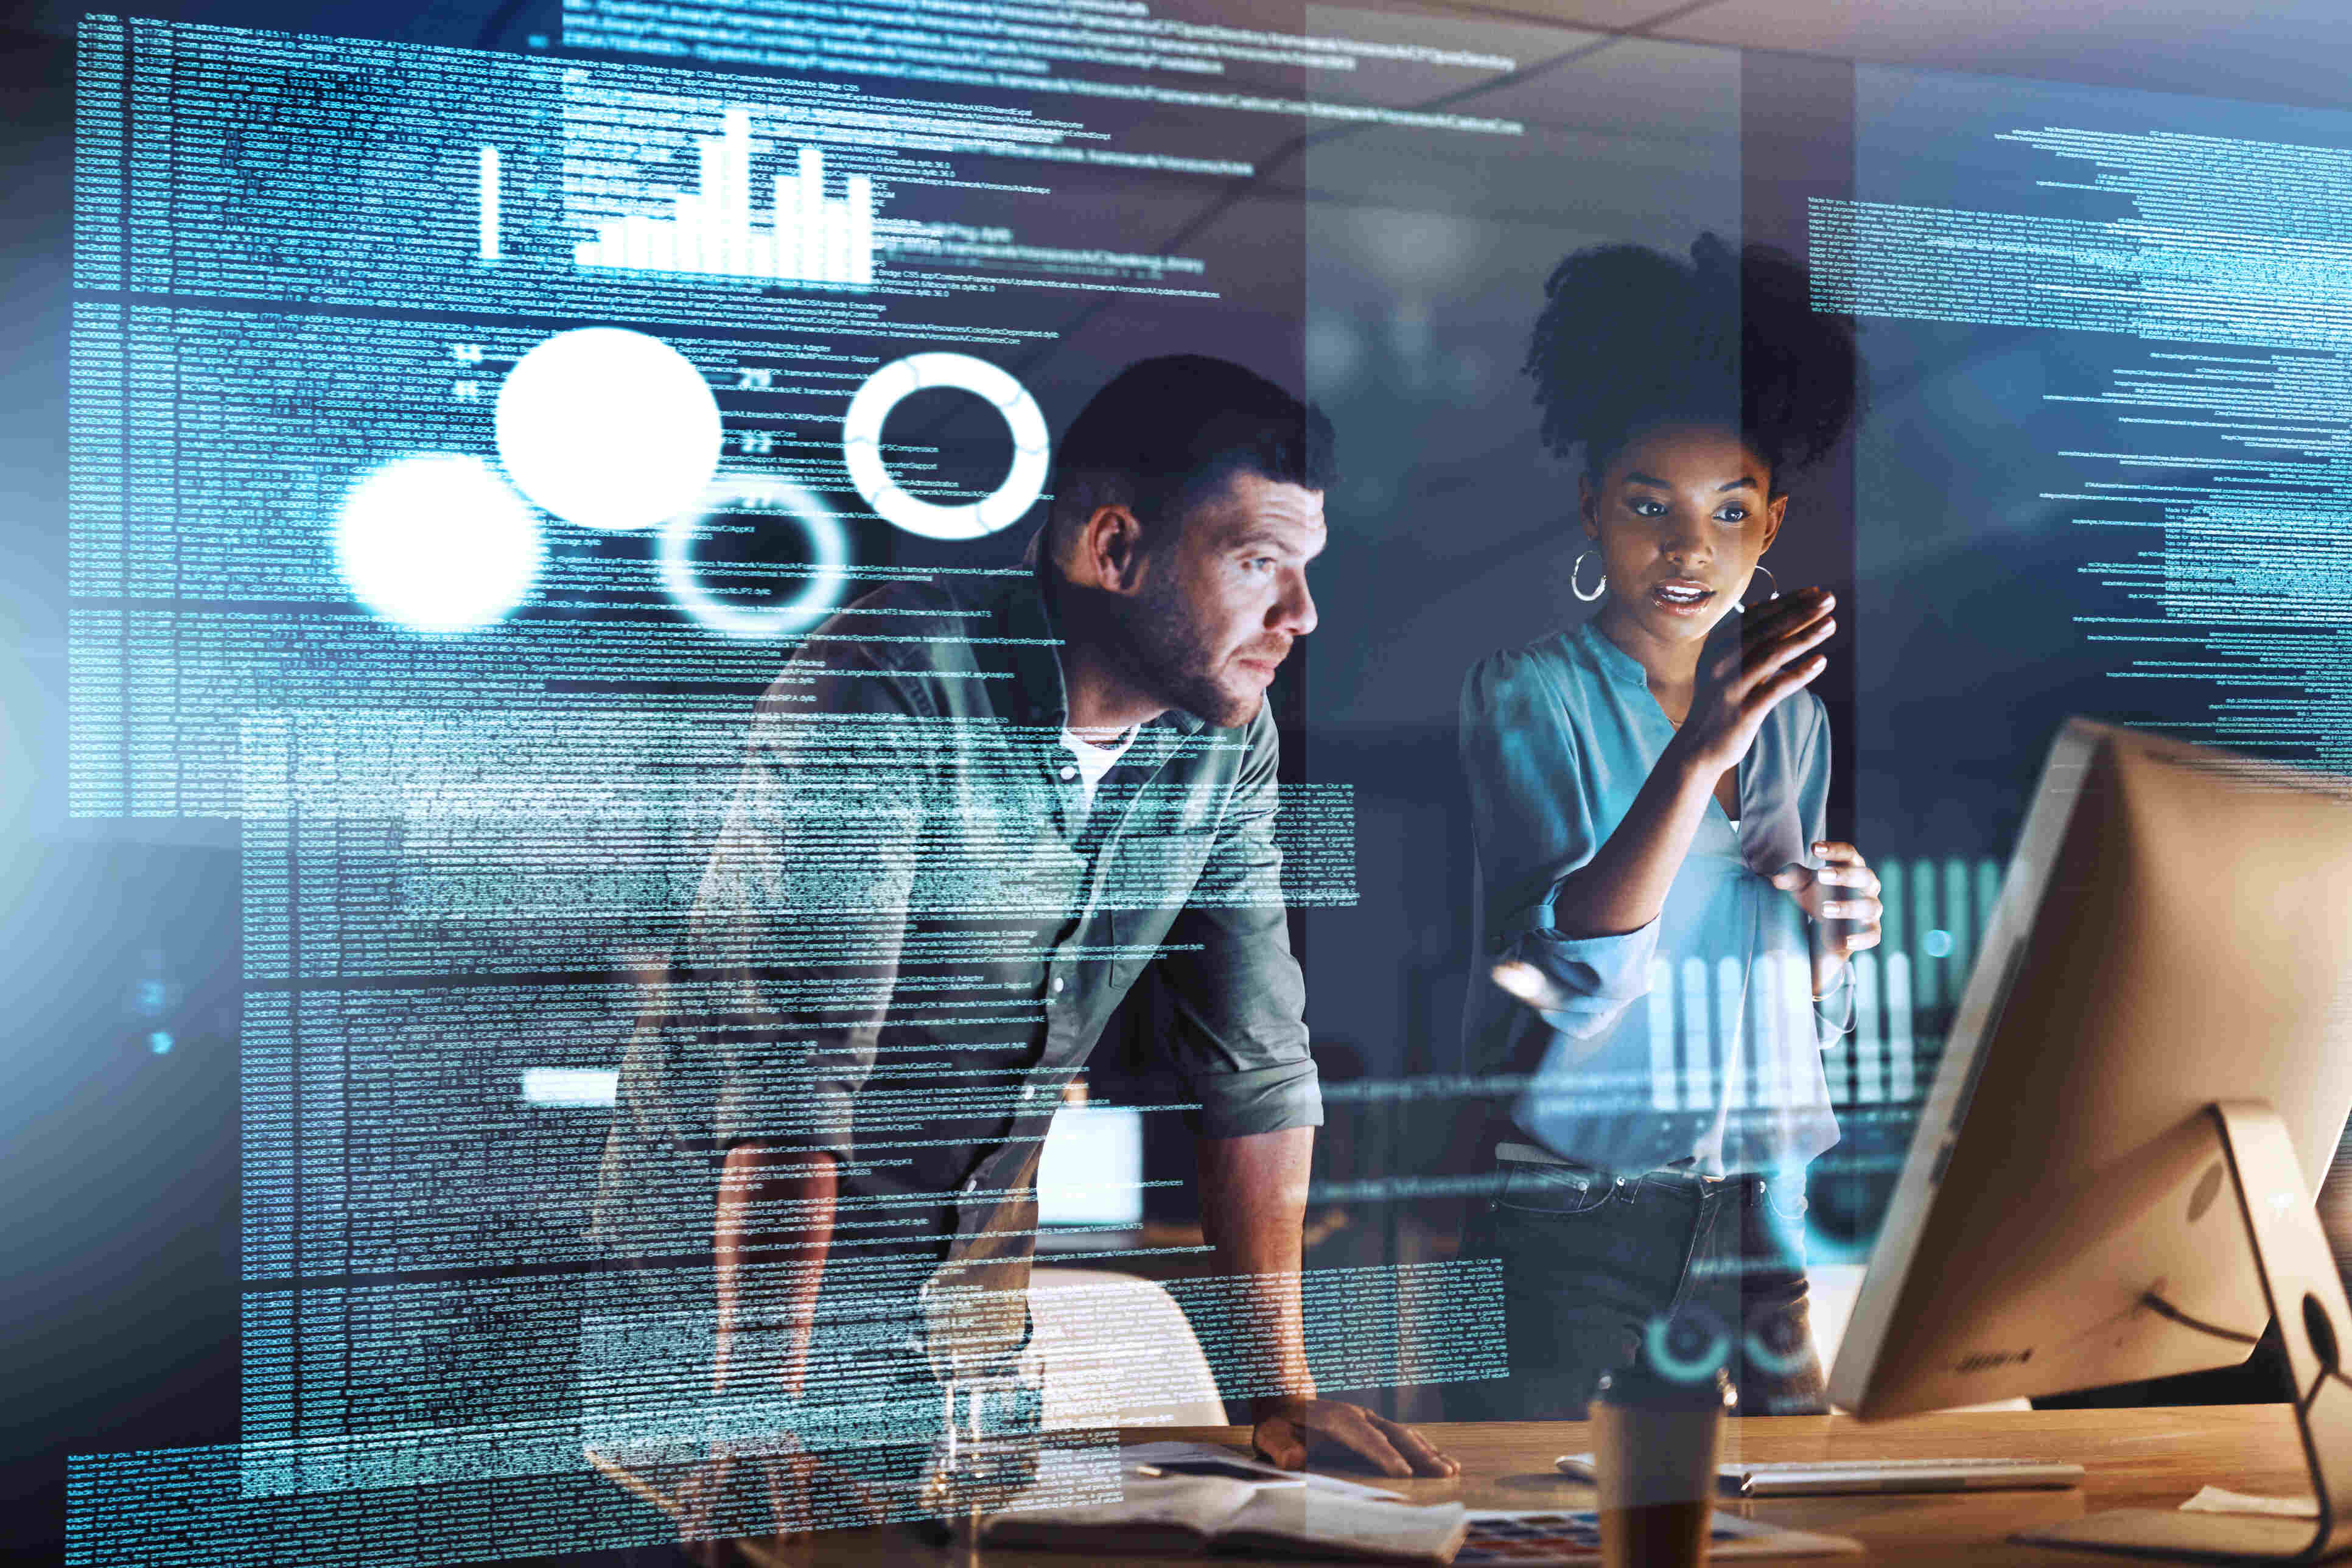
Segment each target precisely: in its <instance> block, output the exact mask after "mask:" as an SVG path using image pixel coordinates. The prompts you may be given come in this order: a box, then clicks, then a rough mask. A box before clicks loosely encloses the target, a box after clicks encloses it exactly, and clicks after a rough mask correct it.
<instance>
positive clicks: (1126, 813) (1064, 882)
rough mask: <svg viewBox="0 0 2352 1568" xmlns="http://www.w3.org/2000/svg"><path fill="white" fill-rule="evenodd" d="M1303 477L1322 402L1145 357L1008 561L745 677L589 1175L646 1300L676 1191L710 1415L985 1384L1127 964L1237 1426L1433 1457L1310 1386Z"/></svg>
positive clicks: (1444, 1466) (1007, 1346)
mask: <svg viewBox="0 0 2352 1568" xmlns="http://www.w3.org/2000/svg"><path fill="white" fill-rule="evenodd" d="M1330 474H1331V438H1330V431H1329V426H1328V422H1327V421H1326V420H1325V419H1324V418H1323V416H1322V415H1321V414H1320V413H1319V412H1318V411H1316V410H1314V409H1311V408H1309V407H1307V405H1303V404H1302V403H1300V402H1299V401H1298V400H1297V399H1296V398H1294V397H1292V396H1291V395H1289V394H1287V393H1286V392H1284V391H1283V390H1282V389H1280V388H1279V387H1276V385H1274V384H1272V383H1270V382H1267V381H1265V379H1263V378H1262V377H1259V376H1257V375H1255V374H1252V373H1250V372H1248V371H1245V370H1244V369H1242V368H1240V367H1239V366H1236V365H1233V364H1229V363H1225V362H1223V361H1220V360H1215V359H1210V358H1206V357H1203V356H1198V355H1176V356H1170V357H1167V358H1161V359H1154V360H1148V361H1145V362H1142V363H1139V364H1136V365H1133V366H1131V367H1129V369H1128V370H1126V371H1125V372H1123V373H1121V374H1119V375H1118V377H1117V378H1116V379H1114V380H1113V381H1112V382H1111V383H1110V384H1108V386H1106V387H1105V388H1104V389H1103V390H1102V391H1101V392H1100V393H1098V394H1097V395H1096V396H1095V397H1094V399H1093V400H1092V401H1091V402H1090V403H1089V404H1088V405H1087V408H1086V409H1085V411H1084V412H1082V413H1081V414H1080V415H1079V416H1078V418H1077V419H1076V421H1075V422H1074V423H1073V425H1072V426H1071V427H1070V429H1069V430H1068V432H1067V433H1066V436H1065V437H1064V438H1063V441H1062V443H1061V447H1060V450H1059V453H1058V455H1057V468H1056V471H1055V482H1054V496H1055V500H1054V502H1053V504H1052V507H1051V509H1050V511H1049V514H1048V517H1047V520H1046V523H1045V528H1044V530H1043V531H1042V532H1041V534H1040V536H1039V540H1038V542H1037V544H1036V546H1034V547H1033V551H1032V554H1033V558H1034V563H1035V566H1034V573H1030V572H1024V573H1021V574H1016V575H1015V576H1013V577H1012V578H1006V577H1003V576H997V577H991V576H986V575H980V576H949V577H946V578H945V579H944V581H940V582H933V581H924V582H908V583H901V584H892V585H890V586H887V587H885V588H882V589H880V590H878V591H877V592H875V593H873V594H870V595H866V596H865V597H863V598H861V599H859V600H858V601H856V603H855V604H853V605H849V606H848V607H847V608H845V610H843V611H842V612H841V613H840V614H839V615H837V616H835V617H834V618H833V619H832V620H830V621H829V622H827V623H826V624H825V625H824V626H822V627H820V628H819V629H818V630H817V631H816V632H815V633H814V634H813V635H812V636H811V637H810V638H809V639H808V641H807V642H806V644H805V645H804V647H803V649H802V650H801V651H800V652H799V653H798V654H797V655H796V657H794V658H793V659H792V661H791V662H790V663H789V664H788V665H787V666H786V668H785V669H784V671H783V673H782V676H781V677H780V678H779V679H777V680H776V682H775V683H774V685H773V686H772V688H771V689H770V690H769V691H768V693H767V695H766V697H765V698H764V699H762V700H761V703H760V705H759V708H758V710H757V714H756V717H755V719H754V721H753V727H752V734H751V741H750V744H749V747H748V754H747V760H746V762H745V764H744V767H743V770H742V773H741V776H740V782H739V784H738V786H737V789H736V794H735V796H734V799H733V802H732V805H731V807H730V811H729V813H728V816H727V819H726V822H725V825H724V826H723V827H722V828H721V829H720V831H719V837H718V840H717V843H716V846H715V847H714V849H713V851H712V853H711V856H710V858H709V864H708V867H707V868H706V870H705V873H704V877H703V880H702V884H701V889H700V891H699V893H698V897H697V900H696V903H695V909H694V913H693V917H692V921H691V924H690V930H689V933H688V938H687V941H686V942H685V945H684V947H683V949H682V951H681V952H680V954H679V958H678V961H677V963H675V964H674V965H673V966H672V969H671V972H670V973H669V975H668V976H667V980H666V982H665V984H663V985H661V986H660V987H658V988H657V990H658V992H659V994H660V1000H659V1001H658V1003H657V1004H656V1005H654V1006H653V1007H650V1008H649V1009H648V1019H647V1022H646V1024H645V1025H644V1026H641V1027H640V1029H639V1030H638V1032H637V1035H636V1037H635V1039H634V1040H633V1042H632V1044H631V1046H630V1048H629V1051H628V1055H627V1058H626V1059H625V1066H624V1068H623V1071H622V1075H621V1089H620V1100H619V1104H618V1108H617V1110H616V1114H615V1118H614V1130H613V1132H612V1134H611V1137H610V1140H609V1142H608V1144H607V1148H606V1152H605V1157H604V1179H603V1182H602V1184H601V1186H600V1192H599V1195H598V1204H597V1211H598V1216H597V1217H598V1228H599V1231H600V1233H601V1235H602V1237H603V1240H604V1246H605V1249H606V1251H607V1253H608V1254H609V1255H611V1256H612V1257H613V1258H614V1259H615V1260H616V1264H617V1268H618V1272H620V1273H623V1274H634V1276H635V1280H636V1283H637V1284H639V1285H640V1286H655V1287H657V1289H650V1290H649V1291H648V1292H647V1294H646V1297H645V1298H644V1299H646V1300H653V1299H655V1298H656V1297H660V1296H662V1294H663V1292H665V1291H671V1292H674V1291H675V1290H676V1289H677V1285H678V1281H679V1280H680V1279H681V1278H682V1277H684V1276H687V1275H689V1274H691V1273H692V1272H693V1270H692V1268H691V1267H690V1265H681V1264H680V1262H679V1259H678V1256H677V1255H678V1254H679V1253H680V1252H681V1251H684V1250H688V1243H689V1242H691V1241H693V1240H695V1239H696V1238H693V1237H687V1236H685V1235H684V1230H685V1228H686V1227H685V1226H684V1224H683V1221H682V1216H684V1215H688V1214H698V1215H701V1216H702V1217H701V1219H700V1220H699V1221H698V1222H697V1223H698V1224H699V1225H700V1226H703V1227H704V1228H703V1230H702V1233H701V1236H700V1237H699V1244H700V1246H701V1247H707V1248H708V1249H709V1254H710V1259H711V1261H710V1265H709V1267H707V1268H706V1269H705V1270H704V1274H705V1285H706V1287H707V1289H708V1291H709V1295H708V1296H707V1298H705V1300H707V1302H708V1305H707V1306H706V1307H705V1308H704V1310H705V1311H706V1312H715V1322H716V1334H715V1340H714V1342H712V1344H711V1346H710V1350H711V1361H712V1363H714V1364H713V1367H712V1371H711V1373H710V1374H709V1377H710V1381H709V1383H708V1384H706V1385H705V1386H706V1387H708V1388H709V1389H710V1390H712V1393H711V1394H710V1395H709V1408H712V1409H722V1410H723V1409H725V1408H728V1407H730V1405H734V1406H737V1407H740V1408H747V1409H748V1408H754V1407H761V1402H762V1401H764V1402H766V1404H765V1405H764V1407H765V1408H769V1409H788V1410H791V1411H793V1412H796V1413H797V1414H796V1415H793V1417H791V1420H793V1421H798V1422H800V1423H802V1424H803V1426H807V1427H808V1428H809V1429H811V1430H814V1429H815V1428H816V1427H822V1426H825V1424H826V1423H827V1422H828V1421H829V1422H832V1423H833V1424H834V1425H833V1426H831V1427H830V1428H829V1429H830V1430H832V1431H833V1432H835V1435H836V1436H840V1435H843V1434H848V1433H851V1432H852V1431H853V1430H854V1429H855V1428H856V1421H857V1419H861V1418H862V1419H864V1420H865V1422H866V1427H865V1431H866V1436H865V1437H863V1438H860V1439H858V1441H861V1442H864V1443H866V1446H867V1448H868V1454H867V1458H868V1460H869V1464H868V1466H867V1468H868V1469H869V1471H870V1469H871V1465H870V1460H871V1458H872V1453H871V1448H872V1435H873V1431H874V1429H875V1428H876V1426H877V1425H878V1426H880V1427H883V1428H887V1429H891V1436H893V1437H894V1438H895V1440H896V1441H897V1442H898V1443H899V1444H901V1445H902V1446H904V1445H908V1443H909V1442H910V1440H916V1439H919V1438H920V1437H921V1436H922V1435H923V1433H924V1431H925V1429H926V1424H927V1423H928V1425H929V1427H931V1428H934V1429H935V1428H936V1426H937V1423H938V1420H939V1416H938V1415H937V1412H938V1411H939V1409H940V1387H941V1385H942V1384H946V1383H949V1382H955V1381H960V1382H961V1383H962V1384H964V1385H965V1386H968V1387H982V1386H987V1385H989V1384H990V1383H991V1380H992V1379H994V1380H1001V1379H1002V1378H1003V1376H1004V1375H1005V1374H1006V1373H1008V1371H1009V1369H1010V1368H1011V1367H1012V1366H1013V1363H1014V1362H1015V1360H1016V1359H1017V1357H1018V1355H1019V1352H1020V1351H1021V1349H1022V1346H1023V1344H1024V1342H1025V1340H1026V1337H1027V1316H1026V1310H1025V1297H1024V1289H1025V1285H1026V1282H1027V1276H1028V1265H1029V1259H1030V1255H1031V1252H1032V1250H1033V1248H1034V1228H1035V1224H1036V1218H1035V1215H1036V1207H1035V1199H1034V1178H1035V1173H1036V1168H1037V1159H1038V1152H1039V1148H1040V1143H1039V1140H1040V1139H1041V1138H1042V1137H1043V1135H1044V1133H1045V1129H1046V1126H1047V1124H1048V1122H1049V1121H1050V1120H1051V1118H1052V1115H1053V1112H1054V1110H1055V1106H1056V1105H1057V1104H1058V1103H1059V1102H1060V1100H1061V1096H1062V1089H1063V1087H1064V1085H1065V1084H1066V1083H1067V1082H1068V1081H1069V1080H1070V1079H1071V1078H1072V1077H1073V1076H1075V1075H1076V1073H1077V1071H1078V1070H1079V1068H1081V1067H1082V1065H1083V1064H1084V1062H1085V1061H1086V1058H1087V1053H1088V1052H1089V1051H1090V1050H1091V1049H1092V1048H1093V1047H1094V1044H1095V1042H1096V1040H1097V1037H1099V1036H1100V1034H1101V1032H1102V1030H1103V1027H1104V1026H1105V1024H1106V1023H1107V1022H1108V1019H1109V1017H1110V1016H1111V1013H1112V1010H1113V1009H1114V1008H1115V1007H1116V1006H1117V1005H1118V1001H1119V999H1120V998H1121V997H1122V996H1123V995H1124V994H1126V993H1127V991H1128V989H1129V987H1130V986H1131V985H1132V984H1133V983H1134V981H1135V979H1136V977H1137V976H1138V975H1139V973H1140V972H1141V970H1142V968H1143V967H1144V965H1145V964H1146V963H1149V962H1152V961H1153V960H1154V957H1155V954H1156V955H1157V957H1156V961H1157V962H1158V963H1159V964H1160V971H1161V973H1162V974H1163V975H1164V977H1165V978H1166V980H1167V982H1168V984H1169V989H1170V991H1171V994H1172V995H1173V998H1174V1001H1175V1004H1176V1005H1175V1009H1174V1012H1175V1016H1176V1019H1177V1023H1176V1027H1175V1029H1174V1031H1173V1033H1172V1035H1171V1037H1168V1038H1166V1039H1164V1040H1162V1041H1160V1048H1162V1049H1163V1050H1164V1051H1165V1052H1166V1054H1167V1056H1168V1057H1169V1058H1170V1059H1171V1065H1172V1066H1173V1067H1174V1068H1175V1069H1176V1071H1177V1073H1178V1074H1179V1075H1180V1076H1181V1079H1182V1080H1183V1081H1184V1083H1185V1085H1186V1086H1187V1089H1188V1092H1189V1095H1190V1097H1191V1098H1192V1100H1197V1101H1198V1102H1199V1106H1200V1109H1199V1110H1198V1111H1197V1112H1196V1113H1194V1114H1193V1116H1192V1125H1193V1130H1194V1131H1195V1133H1196V1134H1197V1140H1198V1142H1197V1148H1198V1154H1199V1163H1200V1202H1201V1212H1202V1228H1203V1230H1204V1232H1205V1234H1206V1237H1207V1239H1208V1240H1209V1242H1210V1243H1211V1245H1212V1246H1213V1248H1214V1251H1215V1256H1216V1259H1217V1263H1218V1265H1219V1267H1220V1268H1222V1269H1223V1270H1224V1271H1225V1272H1226V1273H1228V1274H1231V1275H1234V1276H1236V1277H1241V1278H1244V1279H1247V1280H1249V1281H1250V1284H1249V1286H1248V1287H1246V1288H1245V1289H1244V1299H1245V1300H1246V1301H1247V1303H1248V1309H1249V1310H1245V1311H1244V1313H1243V1314H1242V1316H1243V1320H1244V1321H1247V1322H1249V1323H1251V1324H1252V1325H1254V1327H1253V1331H1252V1332H1251V1333H1250V1334H1249V1336H1248V1338H1249V1340H1250V1343H1248V1344H1247V1345H1246V1347H1245V1348H1244V1352H1243V1353H1244V1359H1245V1361H1247V1363H1249V1364H1248V1365H1247V1366H1246V1367H1245V1368H1244V1372H1245V1374H1246V1375H1247V1376H1249V1377H1250V1379H1251V1382H1252V1384H1253V1386H1255V1387H1258V1388H1261V1389H1263V1388H1279V1389H1281V1390H1283V1392H1280V1393H1277V1394H1267V1395H1265V1396H1262V1397H1259V1398H1257V1399H1256V1400H1255V1408H1254V1411H1253V1414H1254V1416H1255V1441H1256V1444H1257V1447H1258V1448H1259V1450H1260V1451H1261V1452H1262V1453H1264V1454H1265V1456H1266V1457H1267V1458H1271V1459H1273V1460H1275V1461H1276V1462H1277V1463H1280V1464H1284V1465H1286V1466H1292V1467H1297V1466H1302V1465H1304V1464H1305V1463H1307V1459H1308V1458H1309V1456H1310V1455H1311V1454H1313V1453H1316V1452H1318V1451H1323V1452H1331V1451H1342V1452H1347V1453H1352V1454H1353V1455H1356V1456H1359V1457H1360V1458H1361V1459H1362V1460H1364V1461H1368V1462H1369V1463H1370V1464H1371V1465H1372V1466H1373V1467H1375V1468H1379V1469H1381V1470H1382V1471H1384V1472H1386V1473H1388V1474H1391V1475H1406V1474H1412V1473H1419V1474H1424V1475H1447V1474H1452V1473H1454V1469H1455V1468H1456V1467H1455V1466H1454V1463H1453V1461H1452V1460H1450V1459H1448V1458H1445V1457H1444V1456H1443V1455H1441V1454H1439V1453H1438V1452H1437V1451H1436V1450H1435V1449H1434V1448H1433V1447H1431V1446H1430V1445H1429V1444H1428V1443H1427V1442H1426V1441H1425V1440H1423V1438H1422V1437H1421V1436H1419V1434H1417V1433H1415V1432H1414V1431H1412V1429H1411V1428H1410V1427H1407V1426H1401V1425H1399V1424H1397V1423H1395V1422H1391V1421H1388V1420H1385V1419H1383V1418H1382V1417H1381V1416H1379V1415H1374V1414H1372V1413H1371V1412H1370V1411H1368V1410H1365V1409H1363V1408H1361V1407H1360V1406H1359V1405H1350V1404H1346V1403H1342V1402H1339V1401H1336V1400H1326V1399H1320V1398H1317V1397H1315V1395H1314V1394H1313V1392H1312V1383H1311V1380H1310V1378H1309V1376H1308V1373H1307V1362H1306V1354H1305V1348H1304V1343H1303V1330H1302V1324H1301V1318H1300V1310H1299V1292H1298V1270H1299V1268H1300V1259H1301V1238H1300V1226H1301V1220H1302V1216H1303V1211H1304V1205H1305V1194H1306V1188H1307V1169H1308V1158H1309V1153H1310V1151H1311V1148H1312V1144H1313V1139H1314V1128H1315V1127H1316V1125H1317V1124H1318V1123H1319V1122H1320V1121H1321V1101H1320V1098H1319V1096H1318V1090H1317V1086H1316V1073H1315V1065H1314V1062H1313V1060H1312V1059H1311V1058H1310V1057H1309V1055H1308V1052H1307V1029H1306V1026H1305V1024H1304V1022H1303V1019H1302V1012H1303V1008H1304V1005H1305V987H1304V984H1303V983H1302V979H1301V975H1300V972H1299V968H1298V965H1297V962H1296V960H1295V959H1294V958H1293V957H1292V955H1291V952H1290V947H1289V939H1288V935H1287V931H1286V921H1285V912H1284V908H1283V904H1282V900H1281V896H1280V890H1279V885H1278V877H1277V870H1278V866H1279V855H1278V852H1277V851H1276V847H1275V844H1274V837H1273V823H1274V815H1275V810H1276V785H1275V779H1276V733H1275V726H1274V721H1273V718H1272V716H1271V714H1270V713H1269V712H1268V710H1267V709H1266V706H1265V701H1264V696H1265V689H1266V687H1267V686H1268V685H1269V684H1270V683H1271V682H1272V680H1273V679H1274V676H1275V671H1276V667H1277V666H1278V665H1280V663H1281V662H1282V660H1283V658H1285V657H1286V655H1287V654H1288V653H1289V651H1290V648H1291V645H1292V644H1293V643H1294V642H1296V641H1297V639H1298V638H1300V637H1305V636H1306V635H1307V633H1309V632H1311V631H1312V630H1314V628H1315V624H1316V611H1315V605H1314V602H1313V600H1312V598H1311V597H1310V596H1309V595H1308V592H1307V563H1308V562H1309V561H1311V560H1312V559H1313V558H1314V557H1315V555H1316V554H1317V553H1318V552H1320V551H1321V549H1322V548H1323V544H1324V538H1325V528H1324V521H1323V507H1322V492H1323V490H1324V489H1325V488H1326V487H1327V486H1328V483H1329V482H1330ZM673 1299H676V1300H691V1298H690V1297H686V1298H673ZM747 1402H748V1403H747ZM820 1412H823V1413H826V1414H824V1415H820V1414H818V1413H820ZM860 1413H862V1415H861V1414H860ZM788 1424H789V1423H788ZM751 1425H752V1426H756V1425H757V1422H756V1421H753V1422H751ZM724 1426H726V1423H725V1421H724V1420H719V1421H716V1422H714V1423H713V1424H712V1428H711V1429H713V1430H718V1429H719V1428H722V1427H724ZM825 1446H826V1444H825V1442H824V1440H823V1439H812V1440H811V1442H810V1444H809V1447H811V1448H813V1449H814V1448H819V1447H825ZM784 1511H787V1512H790V1511H793V1510H784ZM822 1511H823V1510H819V1512H822ZM807 1517H808V1518H810V1519H812V1520H814V1521H816V1522H824V1521H823V1519H822V1518H819V1517H818V1513H817V1512H812V1513H810V1514H808V1515H807Z"/></svg>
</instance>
